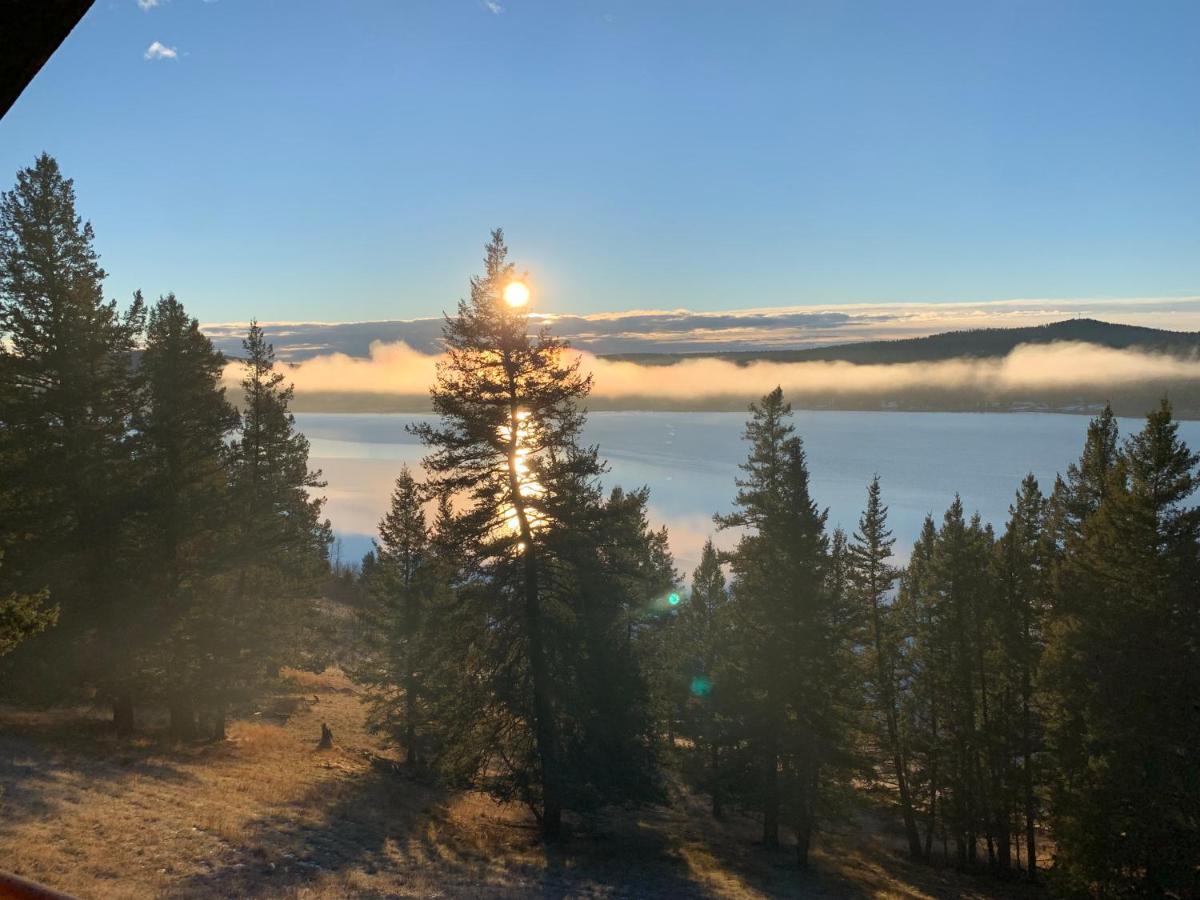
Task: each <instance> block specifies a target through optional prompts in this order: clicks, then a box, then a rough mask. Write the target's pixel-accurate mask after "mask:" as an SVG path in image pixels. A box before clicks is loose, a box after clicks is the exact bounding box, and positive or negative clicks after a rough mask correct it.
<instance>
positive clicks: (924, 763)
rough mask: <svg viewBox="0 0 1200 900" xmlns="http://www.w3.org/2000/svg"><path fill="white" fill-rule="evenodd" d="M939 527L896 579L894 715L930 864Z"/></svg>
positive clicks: (938, 796)
mask: <svg viewBox="0 0 1200 900" xmlns="http://www.w3.org/2000/svg"><path fill="white" fill-rule="evenodd" d="M937 539H938V534H937V526H936V525H935V524H934V521H933V517H932V516H928V515H927V516H926V517H925V521H924V523H923V524H922V526H921V532H920V535H919V536H918V537H917V539H916V541H914V542H913V547H912V552H911V553H910V554H909V562H908V566H907V567H906V568H905V570H904V571H903V573H902V574H901V577H900V589H899V591H898V593H897V595H896V603H895V606H894V610H893V612H894V621H895V624H896V627H897V630H898V631H899V632H900V637H899V641H898V644H897V646H898V651H899V652H898V655H897V680H898V683H899V684H901V685H902V686H903V689H902V691H901V693H900V697H899V703H898V711H899V718H900V731H901V734H902V735H903V736H904V740H905V743H906V745H907V747H908V760H909V763H910V765H911V767H912V775H911V777H910V780H909V784H910V790H911V793H912V798H913V806H914V811H917V810H918V809H920V808H921V807H923V809H924V814H925V824H924V838H923V846H922V849H921V855H922V858H923V859H925V860H926V861H930V860H931V859H932V856H933V840H934V837H935V836H937V835H938V834H939V833H941V834H943V835H944V831H940V832H939V828H938V826H939V824H941V817H943V816H944V812H943V810H942V805H941V804H943V803H944V797H943V794H942V780H943V778H944V766H943V764H942V760H943V757H944V756H945V748H944V746H943V745H944V738H943V735H944V732H945V724H944V722H945V717H946V712H945V707H946V699H945V696H944V692H943V691H942V689H941V687H942V686H941V684H940V679H939V677H938V675H939V672H940V668H941V663H942V659H943V652H942V648H941V646H940V642H939V636H938V633H937V629H936V627H935V626H936V624H937V618H936V615H935V611H936V605H935V592H934V575H935V569H934V555H935V553H936V551H937Z"/></svg>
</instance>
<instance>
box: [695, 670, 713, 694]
mask: <svg viewBox="0 0 1200 900" xmlns="http://www.w3.org/2000/svg"><path fill="white" fill-rule="evenodd" d="M711 693H712V682H711V681H709V679H708V676H706V675H697V676H696V677H695V678H693V679H692V694H693V696H696V697H707V696H708V695H709V694H711Z"/></svg>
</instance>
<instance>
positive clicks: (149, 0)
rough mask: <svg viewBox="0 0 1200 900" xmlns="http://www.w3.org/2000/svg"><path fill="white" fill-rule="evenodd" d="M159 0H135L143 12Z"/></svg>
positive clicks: (150, 8)
mask: <svg viewBox="0 0 1200 900" xmlns="http://www.w3.org/2000/svg"><path fill="white" fill-rule="evenodd" d="M159 2H160V0H137V5H138V6H139V7H141V9H142V11H143V12H149V11H150V10H152V9H154V7H156V6H158V4H159Z"/></svg>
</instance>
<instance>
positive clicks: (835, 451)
mask: <svg viewBox="0 0 1200 900" xmlns="http://www.w3.org/2000/svg"><path fill="white" fill-rule="evenodd" d="M422 418H424V417H423V416H421V415H408V414H380V415H370V414H334V413H300V414H297V415H296V423H297V426H298V427H299V428H300V430H301V431H303V432H304V434H305V435H306V436H307V437H308V439H309V440H310V441H311V443H312V455H311V464H312V465H314V466H317V467H320V468H321V469H323V470H324V472H325V477H326V480H327V481H328V483H329V484H328V487H327V488H326V491H325V495H326V497H327V498H328V504H327V506H326V514H327V515H328V517H329V518H330V519H331V520H332V522H333V526H334V529H335V531H336V532H337V535H338V537H339V538H341V553H342V558H343V559H344V560H353V561H356V560H357V559H359V558H360V557H361V556H362V554H363V553H365V552H366V551H367V550H368V549H369V547H370V536H371V535H372V534H373V533H374V532H375V528H376V525H377V523H378V521H379V518H380V516H381V515H382V514H383V512H384V510H385V508H386V507H387V503H388V498H389V495H390V493H391V486H392V482H393V481H394V479H395V477H396V474H397V472H398V471H399V469H400V465H401V464H402V463H408V464H409V465H410V466H412V467H413V469H414V471H417V470H419V466H420V460H421V456H422V454H423V448H422V447H421V445H420V444H419V443H418V442H417V441H416V440H415V439H414V438H413V437H412V436H411V435H410V434H408V433H407V432H406V431H405V426H406V425H408V424H409V423H411V422H415V421H418V420H420V419H422ZM745 419H746V415H745V414H744V413H724V412H722V413H693V412H676V413H672V412H665V413H664V412H598V413H592V414H591V416H590V417H589V420H588V428H587V435H586V436H587V439H588V440H589V441H590V442H592V443H595V444H598V445H599V447H600V455H601V456H602V457H603V458H606V459H607V460H608V462H609V464H610V468H611V471H610V472H609V473H608V474H607V475H606V476H605V478H604V481H605V484H606V485H609V486H611V485H616V484H619V485H622V486H624V487H627V488H635V487H640V486H641V485H648V486H649V487H650V512H651V516H652V521H653V523H654V524H655V526H657V525H659V524H665V525H666V526H667V527H668V529H669V530H670V534H671V547H672V549H673V551H674V553H675V557H676V562H677V563H678V565H679V568H680V570H681V572H683V573H685V574H688V575H690V573H691V570H692V568H693V567H694V566H695V564H696V561H697V559H698V558H699V554H700V548H701V547H702V546H703V544H704V540H705V538H707V537H708V536H709V535H710V534H714V529H713V525H712V516H713V513H715V512H729V511H730V508H731V507H730V501H731V499H732V498H733V495H734V491H735V488H734V484H733V479H734V478H735V476H736V475H737V474H738V469H737V465H738V463H739V462H741V461H742V460H743V459H744V458H745V455H746V447H745V444H744V442H743V441H742V439H741V433H742V427H743V424H744V422H745ZM794 422H795V426H796V432H797V433H798V434H799V435H800V436H801V437H802V438H803V439H804V445H805V449H806V451H807V453H808V463H809V469H810V471H811V473H812V490H813V496H814V498H815V499H816V501H817V503H818V504H819V505H820V506H822V507H828V508H829V524H830V528H831V529H832V527H833V526H835V525H839V524H840V525H841V526H842V527H843V528H845V529H846V530H847V532H849V531H852V530H853V528H854V526H855V524H856V523H857V521H858V516H859V514H860V512H861V511H862V507H863V505H864V503H865V501H866V491H867V482H868V481H870V479H871V477H872V475H874V474H875V473H878V474H879V476H880V479H881V481H882V485H883V497H884V501H885V502H886V503H887V504H888V506H889V507H890V521H891V526H892V530H893V531H894V532H895V536H896V554H897V556H898V557H900V558H901V559H904V558H906V557H907V556H908V553H909V549H910V547H911V546H912V542H913V540H914V539H915V538H916V536H917V535H918V533H919V532H920V528H921V523H922V521H923V520H924V518H925V515H926V514H927V513H933V515H934V516H935V518H936V519H938V520H939V521H940V519H941V515H942V513H943V512H944V511H945V509H946V507H947V506H948V505H949V504H950V502H951V500H952V499H953V497H954V494H955V492H956V491H957V492H958V493H959V494H961V495H962V499H963V504H964V505H965V507H966V509H967V510H968V511H969V512H973V511H978V512H979V513H980V514H981V515H982V516H983V518H984V519H985V520H987V521H989V522H991V523H992V524H993V525H995V526H996V528H997V530H999V529H1000V528H1002V527H1003V524H1004V522H1005V520H1006V519H1007V517H1008V506H1009V503H1010V502H1011V501H1012V499H1013V496H1014V494H1015V493H1016V490H1017V487H1018V485H1019V483H1020V481H1021V478H1022V477H1024V475H1025V474H1026V473H1028V472H1033V474H1034V475H1035V476H1037V478H1038V481H1039V482H1041V484H1042V489H1043V491H1046V492H1047V493H1048V492H1049V491H1050V489H1051V488H1052V487H1053V484H1054V476H1055V473H1057V472H1061V471H1065V469H1066V467H1067V465H1068V464H1069V463H1071V462H1073V461H1074V460H1076V459H1077V458H1078V457H1079V454H1080V451H1081V450H1082V449H1083V441H1084V436H1085V433H1086V429H1087V424H1088V419H1087V417H1085V416H1071V415H1053V414H1046V413H907V412H833V411H807V410H799V411H797V412H796V413H795V416H794ZM1141 424H1142V423H1141V422H1140V421H1137V420H1133V419H1122V420H1121V433H1122V436H1124V435H1127V434H1129V433H1130V432H1131V431H1134V430H1137V429H1139V428H1140V427H1141ZM1180 434H1181V436H1182V437H1183V438H1184V440H1186V441H1187V442H1188V443H1189V444H1190V445H1191V446H1193V447H1198V446H1200V422H1183V423H1181V424H1180ZM716 539H717V543H718V545H719V546H731V545H732V543H733V541H734V536H733V535H731V534H725V535H717V536H716Z"/></svg>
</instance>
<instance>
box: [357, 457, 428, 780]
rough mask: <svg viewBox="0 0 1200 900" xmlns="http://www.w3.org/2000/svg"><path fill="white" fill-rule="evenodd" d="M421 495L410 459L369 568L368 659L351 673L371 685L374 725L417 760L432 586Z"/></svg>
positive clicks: (412, 762) (410, 758) (382, 523)
mask: <svg viewBox="0 0 1200 900" xmlns="http://www.w3.org/2000/svg"><path fill="white" fill-rule="evenodd" d="M423 503H424V496H423V493H422V490H421V487H420V485H418V484H417V481H416V479H414V478H413V476H412V473H411V472H410V471H409V469H408V466H404V467H402V468H401V470H400V475H399V477H398V478H397V479H396V486H395V488H394V490H393V491H392V498H391V504H390V506H389V508H388V511H387V514H386V515H385V516H384V517H383V519H382V521H380V523H379V540H378V542H377V544H376V551H375V554H374V556H373V559H374V560H375V562H374V565H373V566H372V567H371V572H370V574H369V576H368V577H369V592H370V596H371V599H372V601H373V602H372V603H371V605H370V606H369V607H368V608H367V610H366V611H365V613H364V617H365V620H366V621H365V625H366V628H365V639H364V644H365V645H366V650H367V653H366V656H367V659H366V662H365V664H364V665H363V666H361V667H360V668H359V671H358V672H357V673H356V677H357V680H359V681H360V682H362V683H364V684H366V685H368V701H367V702H368V708H369V710H370V712H369V717H368V721H369V724H370V725H371V727H373V728H375V729H376V730H381V731H385V732H388V733H390V734H393V735H395V736H396V737H398V738H399V739H400V741H401V743H402V744H403V746H404V751H405V754H406V759H407V761H408V763H409V765H415V764H418V763H419V762H420V761H421V748H420V743H419V735H418V732H419V729H420V725H421V720H422V718H423V716H422V713H421V706H422V701H423V697H422V695H423V686H422V685H421V684H420V678H421V671H422V669H423V668H425V666H424V665H423V660H424V659H425V658H426V657H427V655H428V654H427V652H426V651H425V648H424V647H423V646H422V644H423V639H424V635H423V630H424V617H425V614H426V612H427V610H426V608H425V607H426V606H427V602H428V599H429V598H428V596H427V595H428V593H429V591H430V589H431V583H430V578H431V576H432V574H433V573H432V561H433V560H432V548H431V546H430V534H429V529H428V526H427V525H426V522H425V512H424V507H423Z"/></svg>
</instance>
